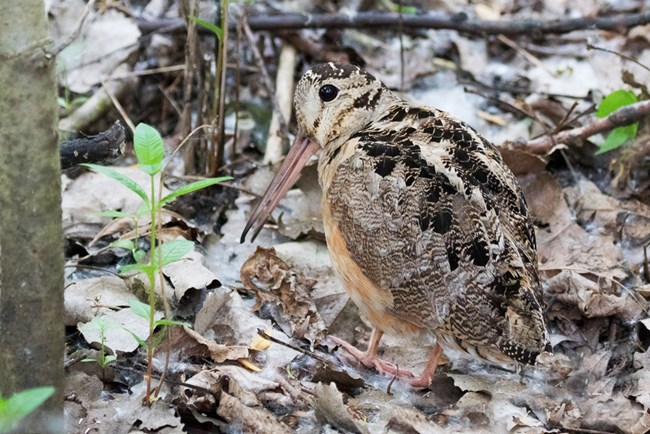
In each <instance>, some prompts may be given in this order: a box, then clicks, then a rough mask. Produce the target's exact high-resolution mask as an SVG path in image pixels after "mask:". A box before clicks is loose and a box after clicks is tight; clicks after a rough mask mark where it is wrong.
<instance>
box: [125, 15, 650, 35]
mask: <svg viewBox="0 0 650 434" xmlns="http://www.w3.org/2000/svg"><path fill="white" fill-rule="evenodd" d="M400 21H401V25H402V28H404V29H408V28H410V29H449V30H456V31H458V32H461V33H466V34H473V35H486V34H489V35H522V34H523V35H544V34H550V33H553V34H561V33H569V32H572V31H574V30H583V29H600V30H615V29H617V28H630V27H634V26H639V25H644V24H648V23H650V12H643V13H636V14H620V15H612V16H608V17H579V18H562V19H557V20H550V21H544V20H532V19H519V18H514V19H510V20H498V21H497V20H480V19H475V18H468V17H467V15H466V14H464V13H458V14H453V15H439V14H437V15H431V14H423V15H402V17H401V18H400V14H398V13H392V12H388V13H386V12H359V13H356V14H297V13H288V14H278V15H257V16H251V17H249V18H248V25H249V26H250V29H251V30H257V31H259V30H269V31H280V30H296V29H316V28H319V29H320V28H327V29H349V28H354V29H360V28H374V29H389V28H397V26H398V25H399V23H400ZM233 25H234V24H233ZM184 26H185V23H184V22H183V21H182V20H156V21H144V20H143V21H139V22H138V27H139V28H140V30H141V31H142V32H143V33H149V32H154V31H179V30H181V29H182V28H183V27H184ZM199 30H200V31H202V32H206V31H207V29H199Z"/></svg>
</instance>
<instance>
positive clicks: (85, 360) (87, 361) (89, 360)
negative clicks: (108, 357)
mask: <svg viewBox="0 0 650 434" xmlns="http://www.w3.org/2000/svg"><path fill="white" fill-rule="evenodd" d="M80 361H81V362H82V363H89V362H96V363H99V362H98V361H97V360H96V359H81V360H80ZM0 432H2V431H0Z"/></svg>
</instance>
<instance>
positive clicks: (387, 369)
mask: <svg viewBox="0 0 650 434" xmlns="http://www.w3.org/2000/svg"><path fill="white" fill-rule="evenodd" d="M383 334H384V332H382V331H381V330H379V329H378V328H374V329H372V334H371V335H370V341H369V342H368V349H367V350H366V351H365V352H364V351H361V350H359V349H357V348H356V347H354V346H353V345H351V344H350V343H348V342H346V341H344V340H343V339H339V338H337V337H336V336H329V338H330V339H331V340H332V341H333V342H334V343H335V344H336V345H339V346H340V347H341V348H343V349H344V350H345V351H347V352H348V354H350V355H351V356H352V357H354V358H355V359H357V360H358V361H360V362H361V363H362V364H363V365H364V366H365V367H367V368H375V369H376V370H377V371H378V372H379V373H380V374H383V373H386V374H390V375H394V376H398V377H413V374H412V373H411V372H409V371H405V370H403V369H399V368H398V367H397V366H395V365H394V364H392V363H390V362H386V361H385V360H381V359H380V358H379V357H377V349H378V348H379V341H380V340H381V337H382V336H383Z"/></svg>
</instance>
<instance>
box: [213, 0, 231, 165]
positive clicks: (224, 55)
mask: <svg viewBox="0 0 650 434" xmlns="http://www.w3.org/2000/svg"><path fill="white" fill-rule="evenodd" d="M228 4H229V1H228V0H224V1H222V2H221V28H222V29H223V38H222V40H221V41H219V55H220V69H219V72H220V73H221V77H220V79H219V85H220V86H221V89H220V90H219V116H218V124H217V128H218V134H217V155H216V159H215V162H216V165H215V167H214V168H211V170H210V175H212V176H215V175H216V174H217V171H218V170H219V167H220V166H221V165H222V164H223V162H224V159H225V149H226V119H225V118H226V74H227V73H228V68H227V67H226V65H227V63H228V17H229V13H228V11H229V7H228Z"/></svg>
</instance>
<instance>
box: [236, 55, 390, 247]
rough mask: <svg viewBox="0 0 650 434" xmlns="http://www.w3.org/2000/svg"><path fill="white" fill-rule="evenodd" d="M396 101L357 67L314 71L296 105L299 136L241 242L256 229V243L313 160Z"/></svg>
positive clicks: (300, 85) (299, 89) (323, 67)
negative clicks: (312, 157) (274, 213)
mask: <svg viewBox="0 0 650 434" xmlns="http://www.w3.org/2000/svg"><path fill="white" fill-rule="evenodd" d="M396 99H397V97H396V96H395V95H394V94H392V93H391V92H390V91H389V90H388V89H387V88H386V87H385V86H384V85H383V84H382V83H381V81H379V80H378V79H376V78H375V77H373V76H372V75H370V74H368V73H367V72H365V71H363V70H362V69H360V68H358V67H356V66H352V65H343V64H337V63H323V64H320V65H316V66H314V67H313V68H311V69H310V70H308V71H307V72H306V73H305V74H304V75H303V76H302V78H301V79H300V81H299V82H298V85H297V86H296V92H295V96H294V102H293V103H294V108H295V113H296V121H297V123H298V134H297V135H296V139H295V141H294V142H293V145H292V146H291V149H290V150H289V153H288V154H287V156H286V158H285V159H284V162H283V163H282V166H280V170H278V172H277V174H276V175H275V177H274V178H273V180H272V181H271V184H270V185H269V187H268V189H267V190H266V193H264V196H263V197H262V200H261V201H260V202H259V203H258V205H257V207H256V208H255V210H254V211H253V213H252V214H251V217H250V219H249V221H248V223H247V224H246V227H245V229H244V232H243V233H242V237H241V241H242V242H243V241H244V239H245V238H246V234H247V233H248V231H249V230H250V229H251V228H252V227H253V226H256V229H255V231H254V232H253V239H254V238H255V236H256V235H257V233H258V232H259V231H260V229H261V228H262V226H263V225H264V222H266V220H267V219H268V217H269V216H270V215H271V213H272V212H273V210H274V209H275V207H276V206H277V204H278V203H279V202H280V200H281V199H282V198H283V197H284V195H285V194H286V192H287V191H288V190H289V188H290V187H291V186H292V185H293V184H294V183H295V181H296V180H297V178H298V176H299V174H300V170H301V169H302V168H303V167H304V166H305V164H307V162H308V161H309V159H310V158H311V156H312V155H314V154H315V153H316V152H318V151H319V150H320V149H325V150H327V149H330V148H337V147H339V146H341V145H342V144H343V143H345V142H346V141H347V140H348V139H350V137H352V136H353V135H354V134H355V133H357V132H358V131H359V130H361V129H363V128H364V127H366V126H367V125H368V124H369V123H371V122H373V121H374V120H376V119H378V118H380V117H381V116H382V115H384V114H385V113H386V110H387V109H388V107H389V106H390V104H392V103H394V102H395V100H396Z"/></svg>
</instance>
